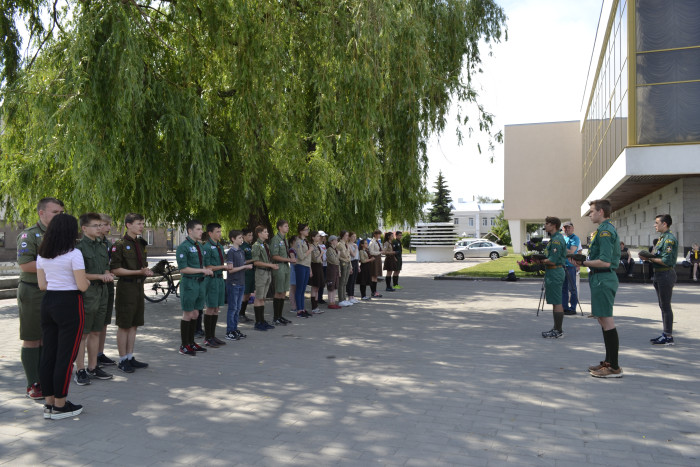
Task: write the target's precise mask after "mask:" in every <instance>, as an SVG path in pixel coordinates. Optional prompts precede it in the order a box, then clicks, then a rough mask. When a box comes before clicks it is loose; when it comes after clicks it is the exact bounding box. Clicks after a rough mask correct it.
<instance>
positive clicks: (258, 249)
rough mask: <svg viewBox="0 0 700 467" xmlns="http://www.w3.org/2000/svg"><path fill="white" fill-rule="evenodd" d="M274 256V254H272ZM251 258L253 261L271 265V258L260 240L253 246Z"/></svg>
mask: <svg viewBox="0 0 700 467" xmlns="http://www.w3.org/2000/svg"><path fill="white" fill-rule="evenodd" d="M270 255H272V253H270ZM251 256H252V257H251V258H250V259H252V260H253V261H260V262H261V263H271V261H270V257H269V256H268V255H267V251H265V245H264V244H263V242H262V241H260V240H258V241H257V242H255V243H254V244H253V248H252V254H251Z"/></svg>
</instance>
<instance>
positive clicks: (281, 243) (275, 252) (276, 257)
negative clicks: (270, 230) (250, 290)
mask: <svg viewBox="0 0 700 467" xmlns="http://www.w3.org/2000/svg"><path fill="white" fill-rule="evenodd" d="M288 232H289V223H288V222H287V221H285V220H283V219H280V220H278V221H277V235H275V236H274V237H272V240H271V241H270V248H269V249H270V255H271V259H272V262H273V263H274V264H276V265H277V266H278V268H277V269H275V270H273V271H272V275H273V276H274V279H275V280H274V287H275V298H274V299H273V301H272V310H273V314H272V320H273V322H274V323H275V324H276V325H278V326H279V325H282V326H286V325H287V324H289V323H291V321H289V320H288V319H286V318H285V317H283V316H282V310H283V309H284V298H285V297H286V296H287V292H289V279H290V277H289V275H290V267H289V263H296V260H295V259H293V258H290V257H289V243H287V233H288ZM256 297H257V294H256ZM261 298H263V299H264V298H265V297H261Z"/></svg>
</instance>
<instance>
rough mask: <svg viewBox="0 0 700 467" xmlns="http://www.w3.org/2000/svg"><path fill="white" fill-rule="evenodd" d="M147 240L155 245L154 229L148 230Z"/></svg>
mask: <svg viewBox="0 0 700 467" xmlns="http://www.w3.org/2000/svg"><path fill="white" fill-rule="evenodd" d="M146 241H147V242H148V244H149V245H153V231H152V230H147V231H146Z"/></svg>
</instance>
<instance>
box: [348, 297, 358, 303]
mask: <svg viewBox="0 0 700 467" xmlns="http://www.w3.org/2000/svg"><path fill="white" fill-rule="evenodd" d="M350 302H351V303H353V304H355V303H360V301H359V300H358V299H356V298H355V297H352V298H351V299H350Z"/></svg>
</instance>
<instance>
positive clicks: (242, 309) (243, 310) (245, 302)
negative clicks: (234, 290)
mask: <svg viewBox="0 0 700 467" xmlns="http://www.w3.org/2000/svg"><path fill="white" fill-rule="evenodd" d="M246 308H248V300H245V301H243V303H241V311H240V312H239V313H238V316H245V309H246Z"/></svg>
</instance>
